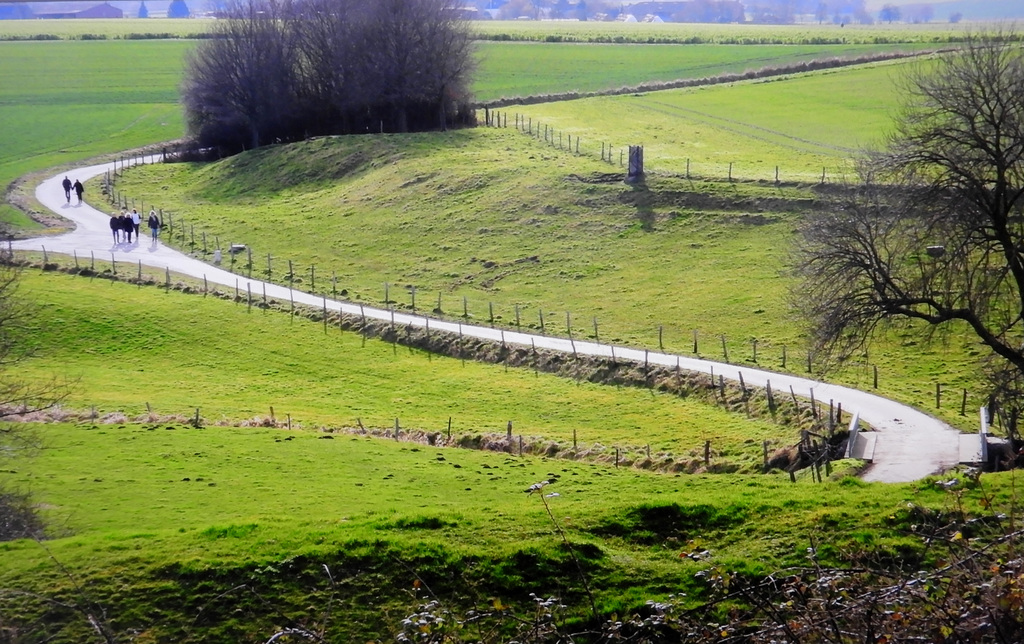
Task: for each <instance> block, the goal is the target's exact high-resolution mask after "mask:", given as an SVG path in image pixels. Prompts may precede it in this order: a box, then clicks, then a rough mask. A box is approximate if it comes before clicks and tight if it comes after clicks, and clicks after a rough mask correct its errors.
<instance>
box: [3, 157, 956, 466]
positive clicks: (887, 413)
mask: <svg viewBox="0 0 1024 644" xmlns="http://www.w3.org/2000/svg"><path fill="white" fill-rule="evenodd" d="M111 168H112V164H102V165H94V166H89V167H84V168H79V169H77V170H74V171H71V172H68V173H66V174H67V176H70V177H72V178H73V179H78V180H80V181H85V180H86V179H90V178H92V177H95V176H97V175H100V174H103V173H104V172H106V171H107V170H108V169H111ZM64 176H65V173H61V174H60V175H57V176H54V177H51V178H50V179H47V180H45V181H44V182H42V183H41V184H40V185H39V186H38V187H37V188H36V198H37V199H38V200H39V202H40V203H41V204H43V205H44V206H46V207H47V208H49V209H51V210H52V211H54V212H55V213H57V214H59V215H61V216H63V217H66V218H67V219H70V220H71V221H73V222H75V224H76V225H77V228H76V229H75V230H74V231H73V232H70V233H66V234H63V235H59V236H54V237H45V238H36V239H29V240H20V241H17V242H14V244H13V247H14V248H15V249H17V250H34V251H38V250H41V249H42V248H44V247H45V249H46V251H47V252H57V253H63V254H68V255H70V254H72V253H73V252H77V254H78V256H79V258H82V257H87V256H89V254H90V253H93V254H95V256H96V257H97V258H100V259H104V260H107V259H110V258H111V257H113V258H115V259H116V260H118V261H121V262H125V263H126V264H137V263H138V262H141V263H142V264H145V265H146V266H150V267H156V268H169V269H170V270H172V271H175V272H178V273H183V274H186V275H190V276H192V277H198V278H202V277H204V276H205V278H206V279H207V280H208V281H210V282H214V283H216V284H220V285H222V286H228V287H236V286H237V288H238V289H240V291H247V290H248V289H251V290H252V292H253V293H260V294H261V295H262V293H263V289H264V288H265V289H266V293H267V296H268V297H271V298H274V299H278V300H287V299H288V298H289V296H292V297H293V298H294V300H295V301H296V302H298V303H301V304H305V305H308V306H314V307H323V306H326V307H327V308H328V309H329V310H330V311H339V310H340V311H341V312H343V313H348V314H350V315H351V314H359V313H361V312H362V313H364V314H365V315H366V316H367V317H372V318H375V319H379V320H391V319H392V316H393V318H394V321H395V323H396V324H401V325H412V326H418V327H423V326H426V325H427V324H428V322H427V318H425V317H422V316H418V315H410V314H407V313H398V312H391V311H387V310H382V309H373V308H369V307H363V308H361V307H360V306H359V305H356V304H351V303H349V302H340V301H334V300H330V299H327V300H325V299H324V298H323V297H320V296H316V295H310V294H308V293H303V292H300V291H292V290H290V289H288V288H287V287H283V286H278V285H276V284H269V283H264V282H261V281H259V280H252V279H248V278H245V277H243V276H240V275H236V274H234V273H231V272H229V271H226V270H223V269H221V268H218V267H216V266H211V265H209V264H206V263H204V262H201V261H199V260H197V259H194V258H191V257H188V256H186V255H184V254H183V253H180V252H178V251H176V250H173V249H171V248H168V247H167V246H164V245H163V244H156V245H151V243H150V241H149V235H148V232H149V231H148V229H145V217H146V214H145V213H141V214H142V216H143V226H142V228H143V230H142V231H140V232H142V233H143V234H142V238H143V241H142V243H141V244H138V245H134V246H132V245H127V244H121V245H114V244H113V240H112V236H111V233H110V228H109V216H108V215H107V214H105V213H103V212H100V211H98V210H96V209H94V208H92V207H90V206H89V205H87V204H84V203H83V204H81V205H77V204H74V203H71V204H68V203H66V202H65V199H64V190H63V188H62V187H61V181H62V179H63V178H64ZM72 201H75V200H74V199H72ZM429 325H430V328H431V329H434V330H436V331H447V332H451V333H462V334H463V335H467V336H470V337H476V338H482V339H487V340H493V341H502V340H504V341H505V342H509V343H514V344H520V345H525V346H530V345H531V344H535V345H536V346H537V347H540V348H544V349H551V350H555V351H563V352H570V351H573V350H575V351H576V352H577V353H582V354H587V355H594V356H605V357H612V347H611V346H609V345H606V344H597V343H594V342H586V341H580V340H577V341H575V343H573V342H571V341H570V340H568V339H563V338H553V337H549V336H540V335H531V334H527V333H519V332H514V331H507V330H506V331H502V330H500V329H492V328H488V327H481V326H471V325H466V324H461V323H458V322H449V321H443V320H437V319H430V321H429ZM573 344H575V346H573ZM614 352H615V357H616V358H622V359H625V360H635V361H643V360H644V358H645V354H644V351H642V350H638V349H633V348H627V347H615V349H614ZM646 358H647V360H648V361H649V362H651V363H654V364H658V365H663V366H667V367H675V366H676V365H677V364H678V365H679V367H680V368H682V369H687V370H690V371H697V372H702V373H709V372H711V371H712V370H713V372H714V373H715V374H721V375H722V376H724V377H725V378H729V379H732V380H738V379H739V372H741V371H742V373H743V379H744V382H746V383H747V384H750V385H753V386H758V387H764V386H765V384H766V383H767V382H768V380H769V379H770V380H771V382H772V386H773V387H774V388H775V390H776V391H786V390H787V389H789V387H792V388H793V391H794V392H795V393H796V394H797V395H798V396H801V397H804V398H810V396H811V392H812V391H813V395H814V398H815V399H816V400H819V401H827V400H834V401H835V402H836V403H841V404H842V406H843V409H844V410H845V411H847V412H850V413H855V412H856V413H859V414H860V418H861V419H862V420H864V422H866V423H868V424H869V425H871V426H872V427H874V428H875V430H876V431H877V439H876V444H875V453H874V462H873V463H872V464H871V465H870V466H869V468H868V469H867V470H866V471H865V472H864V474H863V479H864V480H866V481H882V482H904V481H914V480H917V479H920V478H922V477H924V476H927V475H929V474H933V473H936V472H938V471H941V470H943V469H946V468H949V467H952V466H954V465H956V464H957V462H958V460H959V433H958V432H957V431H956V430H954V429H952V428H951V427H949V426H948V425H947V424H945V423H944V422H942V421H940V420H938V419H936V418H933V417H931V416H929V415H927V414H924V413H922V412H920V411H918V410H916V409H914V408H913V407H910V406H907V405H904V404H901V403H897V402H894V401H892V400H889V399H887V398H883V397H881V396H878V395H875V394H870V393H867V392H864V391H859V390H857V389H851V388H849V387H841V386H839V385H832V384H828V383H824V382H819V381H815V380H812V379H807V378H800V377H797V376H792V375H788V374H781V373H773V372H769V371H762V370H758V369H751V368H748V367H743V368H740V367H737V366H736V365H730V364H725V363H721V362H712V361H708V360H698V359H696V358H690V357H685V356H677V355H671V354H664V353H648V354H647V356H646Z"/></svg>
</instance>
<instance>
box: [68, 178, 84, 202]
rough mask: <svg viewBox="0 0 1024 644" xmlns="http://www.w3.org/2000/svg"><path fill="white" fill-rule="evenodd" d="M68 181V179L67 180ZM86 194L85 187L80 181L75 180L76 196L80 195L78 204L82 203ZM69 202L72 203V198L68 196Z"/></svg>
mask: <svg viewBox="0 0 1024 644" xmlns="http://www.w3.org/2000/svg"><path fill="white" fill-rule="evenodd" d="M65 181H67V179H65ZM83 192H85V186H83V185H82V182H81V181H79V180H78V179H75V194H76V195H78V203H82V193H83ZM68 201H71V196H70V195H68Z"/></svg>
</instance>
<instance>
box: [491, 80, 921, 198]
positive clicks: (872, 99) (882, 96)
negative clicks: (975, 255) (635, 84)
mask: <svg viewBox="0 0 1024 644" xmlns="http://www.w3.org/2000/svg"><path fill="white" fill-rule="evenodd" d="M915 64H917V63H906V62H903V63H879V64H873V65H868V66H862V67H857V68H845V69H839V70H828V71H822V72H816V73H812V74H801V75H795V76H786V77H780V78H773V79H768V80H762V81H747V82H741V83H733V84H729V85H727V86H718V85H716V86H710V87H699V88H689V89H680V90H673V91H667V92H646V93H643V94H639V95H628V96H614V97H600V98H590V99H584V100H579V101H565V102H558V103H546V104H539V105H529V106H524V107H514V108H509V109H508V111H514V112H517V113H520V114H522V115H524V116H526V117H527V118H529V119H532V121H533V123H535V124H536V123H543V124H545V125H548V126H550V127H553V128H554V129H555V130H556V131H558V132H560V133H563V134H565V135H569V134H571V135H573V137H574V138H575V137H580V138H581V140H582V146H583V147H582V148H581V152H582V151H584V150H585V151H586V152H587V153H588V154H590V155H597V156H600V151H599V150H595V145H600V144H601V143H602V142H605V143H607V144H609V145H612V146H613V150H614V152H613V161H614V163H613V165H615V166H618V157H619V154H618V151H621V150H623V149H624V148H626V147H627V146H629V145H643V146H644V163H645V167H647V168H649V169H650V170H651V171H652V172H663V173H671V174H675V175H685V173H686V170H687V160H688V159H689V161H690V174H691V176H694V177H703V178H711V179H727V178H728V177H729V166H730V164H732V177H733V178H734V179H737V180H756V181H770V182H774V180H775V178H776V177H775V169H776V167H778V169H779V175H778V178H779V180H780V181H783V182H793V181H797V182H803V183H815V182H817V181H820V179H821V175H822V170H823V169H824V170H825V172H826V179H827V180H831V181H837V180H840V179H841V177H842V176H843V174H844V173H847V172H849V167H850V161H851V160H852V159H853V158H854V157H855V156H856V155H857V154H858V153H859V151H860V150H861V149H863V148H864V147H866V146H872V145H879V144H880V143H882V142H883V140H884V136H885V135H886V134H887V133H888V131H889V130H890V129H891V127H892V124H893V117H894V116H895V113H896V110H897V108H898V103H897V101H896V97H897V96H898V91H897V88H896V84H897V83H898V82H899V78H900V77H901V76H902V75H903V74H904V73H905V71H906V69H907V67H908V66H910V65H915ZM750 105H756V106H757V108H756V109H750V108H749V107H748V106H750ZM513 120H514V117H513ZM566 140H567V139H566ZM574 149H575V146H574Z"/></svg>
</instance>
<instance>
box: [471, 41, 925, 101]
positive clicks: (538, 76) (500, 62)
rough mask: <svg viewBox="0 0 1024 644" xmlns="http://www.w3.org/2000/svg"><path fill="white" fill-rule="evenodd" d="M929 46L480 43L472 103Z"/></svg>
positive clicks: (637, 83) (603, 88) (917, 49)
mask: <svg viewBox="0 0 1024 644" xmlns="http://www.w3.org/2000/svg"><path fill="white" fill-rule="evenodd" d="M932 48H934V46H932V45H922V44H904V45H892V44H890V45H637V44H622V45H609V44H569V45H567V44H554V43H538V42H488V41H483V42H480V43H478V44H477V52H478V56H479V65H480V67H479V70H478V72H477V76H476V81H475V83H474V84H473V91H474V94H475V96H476V99H477V100H479V101H492V100H495V99H499V98H509V97H516V96H532V95H538V94H539V95H544V94H557V93H565V92H574V91H578V92H597V91H606V90H609V89H618V88H621V87H631V86H636V85H639V84H641V83H653V82H668V81H674V80H680V79H698V78H705V77H709V76H717V75H720V74H741V73H744V72H747V71H750V70H755V69H761V68H764V67H786V66H791V65H795V64H798V63H804V62H808V61H812V60H823V59H830V58H858V57H864V56H871V55H878V54H881V53H889V52H894V51H897V52H913V51H919V50H922V49H932Z"/></svg>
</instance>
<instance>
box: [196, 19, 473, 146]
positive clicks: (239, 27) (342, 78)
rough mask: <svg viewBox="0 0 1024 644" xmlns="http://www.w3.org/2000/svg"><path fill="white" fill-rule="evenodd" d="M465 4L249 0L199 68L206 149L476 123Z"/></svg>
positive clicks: (204, 51)
mask: <svg viewBox="0 0 1024 644" xmlns="http://www.w3.org/2000/svg"><path fill="white" fill-rule="evenodd" d="M457 8H458V5H457V3H455V2H454V0H238V1H236V2H234V3H233V4H232V5H231V6H230V8H229V11H228V18H227V19H225V20H223V21H220V22H218V24H217V27H216V29H215V37H214V38H212V39H210V40H208V41H205V42H203V43H202V44H200V45H199V46H198V47H197V48H196V50H195V51H194V52H193V53H192V55H191V56H190V57H189V59H188V61H187V65H186V74H185V82H184V86H183V89H182V97H183V102H184V104H185V112H186V120H187V123H188V128H189V133H190V134H191V135H192V136H193V137H194V139H195V141H196V142H197V143H198V145H200V146H202V147H215V148H219V149H221V150H222V151H229V152H234V151H238V150H241V149H245V148H255V147H259V146H260V145H264V144H267V143H274V142H278V141H295V140H301V139H303V138H308V137H310V136H317V135H324V134H352V133H363V132H409V131H422V130H431V129H446V128H447V127H450V126H454V125H458V124H465V123H469V122H471V120H472V118H473V112H472V110H471V109H469V103H470V95H469V90H468V87H469V81H470V74H471V73H472V70H473V66H472V62H473V61H472V56H471V54H472V52H471V46H472V42H471V39H470V36H469V32H468V29H467V26H466V23H465V21H464V20H462V19H461V18H460V17H459V14H458V11H457Z"/></svg>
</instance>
